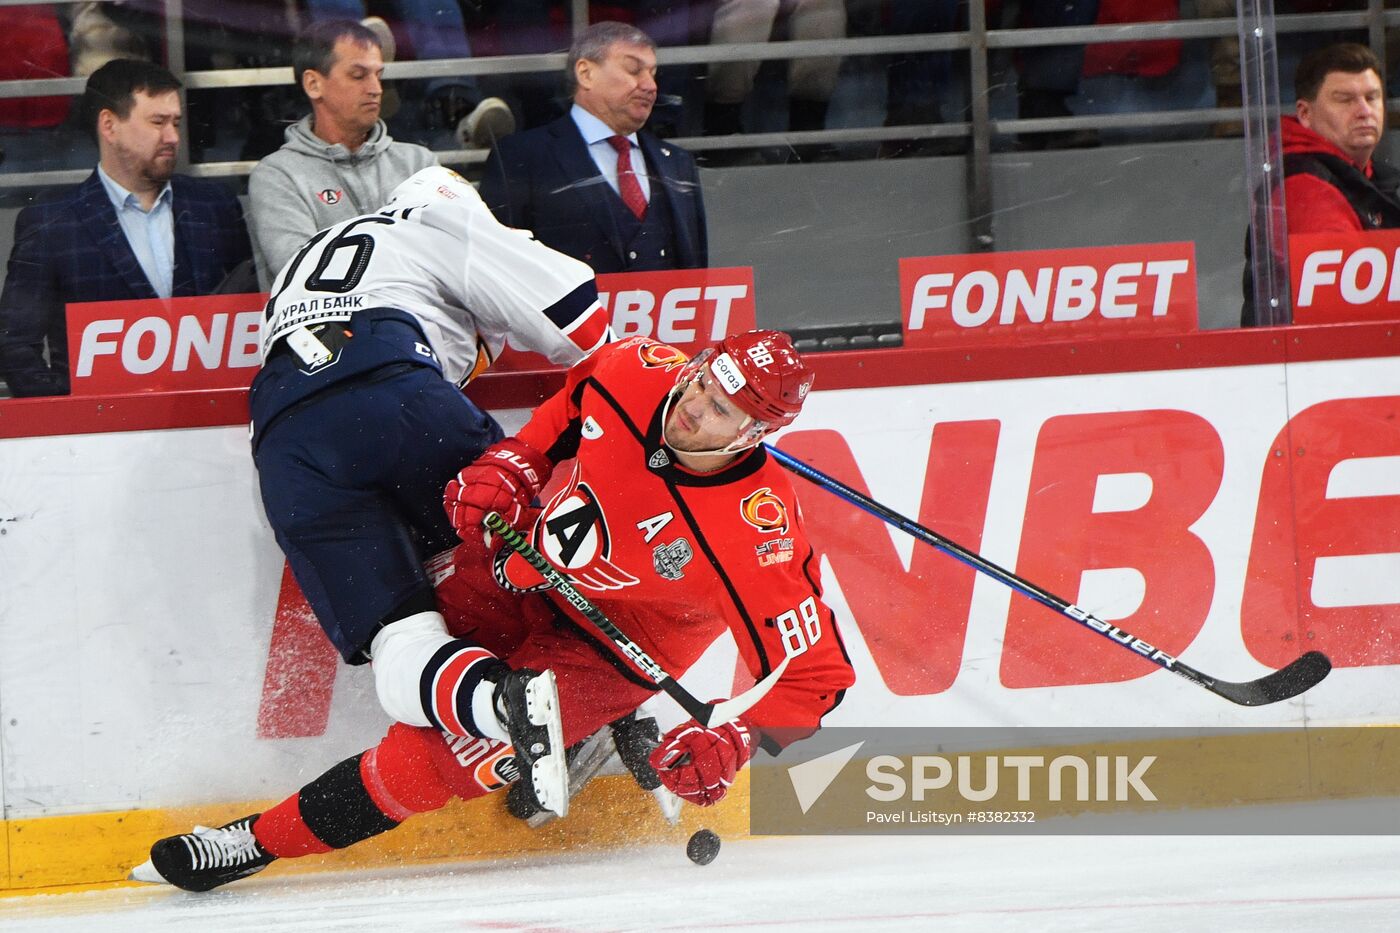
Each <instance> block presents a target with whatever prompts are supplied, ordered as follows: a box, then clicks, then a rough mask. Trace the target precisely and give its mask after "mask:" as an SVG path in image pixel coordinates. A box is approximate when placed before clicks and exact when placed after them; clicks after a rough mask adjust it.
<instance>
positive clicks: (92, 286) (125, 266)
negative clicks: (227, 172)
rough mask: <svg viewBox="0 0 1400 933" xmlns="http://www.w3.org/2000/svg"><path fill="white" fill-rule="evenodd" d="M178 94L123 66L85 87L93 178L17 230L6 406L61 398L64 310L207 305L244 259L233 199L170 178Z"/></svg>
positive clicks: (0, 365)
mask: <svg viewBox="0 0 1400 933" xmlns="http://www.w3.org/2000/svg"><path fill="white" fill-rule="evenodd" d="M179 90H180V82H179V81H177V80H176V79H175V76H174V75H172V74H171V73H170V72H168V71H166V70H165V69H164V68H162V67H160V66H159V65H154V64H151V63H150V62H142V61H133V60H130V59H116V60H114V61H111V62H108V63H107V64H106V65H103V66H102V67H101V68H99V69H98V70H97V71H94V72H93V73H92V76H91V77H89V78H88V82H87V87H86V89H85V90H84V91H83V98H82V104H81V107H82V115H83V119H84V121H85V124H86V126H87V127H88V129H89V131H91V132H92V133H93V135H94V136H95V137H96V139H97V147H98V152H99V154H100V161H99V163H98V166H97V169H96V170H95V171H94V172H93V173H92V174H91V175H89V176H88V178H87V180H86V181H84V182H83V183H82V184H81V185H79V186H78V187H77V188H75V189H74V190H72V191H70V192H68V193H66V194H65V195H63V196H62V197H60V198H57V199H56V200H52V201H48V202H44V203H39V204H33V205H31V206H29V207H26V208H25V209H24V210H22V211H20V214H19V219H18V220H16V221H15V245H14V249H13V250H12V251H11V252H10V264H9V269H8V272H7V273H6V276H5V288H4V291H3V292H0V376H3V377H4V378H5V381H6V382H7V383H8V384H9V386H10V391H11V393H13V394H14V395H15V396H32V395H66V394H67V393H68V334H67V327H66V323H67V322H66V320H65V314H64V306H65V305H66V304H68V303H70V302H80V301H115V300H120V299H131V298H171V297H181V296H186V295H207V294H210V293H212V292H214V291H216V290H218V289H219V287H220V285H221V284H222V283H223V282H224V280H225V279H226V278H227V277H228V275H229V273H230V272H232V271H233V270H234V269H235V268H238V267H239V266H240V265H241V264H243V263H245V262H247V261H249V260H250V259H251V257H252V249H251V247H250V245H249V242H248V231H247V228H246V227H245V226H244V223H243V210H242V208H241V207H239V204H238V199H237V198H236V197H234V196H233V194H232V193H231V192H229V191H228V190H227V189H225V188H224V187H223V186H222V185H220V184H217V183H214V182H206V181H199V180H196V179H193V178H188V177H185V176H182V175H176V174H175V157H176V152H177V150H178V147H179V144H180V95H179ZM249 281H251V280H249ZM249 290H251V289H249ZM46 341H47V344H48V358H47V360H46V359H45V355H44V349H45V342H46Z"/></svg>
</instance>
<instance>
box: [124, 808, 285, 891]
mask: <svg viewBox="0 0 1400 933" xmlns="http://www.w3.org/2000/svg"><path fill="white" fill-rule="evenodd" d="M261 815H262V814H260V813H254V814H253V815H252V816H245V817H243V818H242V819H238V820H234V821H233V822H232V823H229V824H227V825H226V826H222V827H220V828H219V829H210V828H209V827H208V826H196V827H195V828H194V831H193V832H189V833H185V834H184V835H181V836H167V837H166V838H164V839H161V840H160V841H159V842H157V843H156V844H155V845H153V846H151V858H150V861H147V862H142V863H141V864H140V865H137V866H136V867H135V868H133V869H132V870H131V880H132V881H147V882H151V883H153V884H173V885H174V886H175V887H177V888H183V889H184V890H186V891H209V890H211V889H213V888H217V887H218V886H219V885H221V884H228V883H229V882H230V881H237V880H238V879H239V878H246V877H248V876H249V875H256V874H257V873H258V872H260V871H262V870H263V869H264V868H266V867H267V866H268V865H270V864H271V863H272V862H273V860H274V859H276V858H277V856H275V855H273V854H272V853H270V852H268V851H266V850H264V849H263V847H262V846H260V845H258V840H257V839H256V838H255V837H254V836H253V823H254V822H256V821H257V818H258V817H259V816H261Z"/></svg>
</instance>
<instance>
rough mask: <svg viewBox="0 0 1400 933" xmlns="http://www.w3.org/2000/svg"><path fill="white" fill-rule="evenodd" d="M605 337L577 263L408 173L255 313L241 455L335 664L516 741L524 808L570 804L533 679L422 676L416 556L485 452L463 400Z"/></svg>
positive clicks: (454, 180)
mask: <svg viewBox="0 0 1400 933" xmlns="http://www.w3.org/2000/svg"><path fill="white" fill-rule="evenodd" d="M608 337H609V332H608V325H607V319H606V316H605V314H604V311H603V309H602V308H601V306H600V305H599V303H598V297H597V289H596V286H595V284H594V281H593V272H592V270H591V269H589V267H588V266H586V265H584V264H583V263H581V262H579V261H577V260H575V259H572V258H570V257H568V256H565V255H563V254H562V253H558V252H555V251H554V250H551V249H549V248H548V247H545V246H543V245H542V244H540V243H538V242H536V241H535V240H534V239H533V238H532V237H531V236H530V234H529V233H527V232H525V231H520V230H513V229H510V228H508V227H505V226H502V225H501V224H500V223H499V222H497V221H496V219H495V218H494V217H493V216H492V214H491V212H490V211H489V210H488V209H487V208H486V206H485V205H484V204H483V203H482V201H481V199H480V197H479V196H478V195H477V193H476V191H475V190H474V189H473V188H472V186H471V185H470V184H468V183H467V182H466V181H465V180H464V179H462V178H461V177H460V176H459V175H457V174H456V173H455V172H452V171H451V170H449V169H445V168H441V167H436V166H435V167H432V168H427V169H424V170H422V171H420V172H418V173H417V174H415V175H414V176H412V177H411V178H409V179H408V180H407V181H405V182H404V183H403V184H401V185H400V186H399V187H398V188H396V189H395V190H394V192H393V194H392V195H391V197H390V199H389V203H388V204H387V205H385V207H384V209H383V210H382V211H381V212H379V213H376V214H368V215H365V216H361V217H356V218H354V219H352V220H348V221H345V222H343V223H340V224H337V225H335V226H333V227H328V228H327V229H325V230H322V231H321V232H319V233H318V234H316V236H314V237H312V238H311V240H309V241H308V242H307V243H306V245H305V246H304V247H302V249H301V250H300V251H299V252H298V253H297V255H296V256H295V257H294V258H293V259H292V260H291V262H289V263H288V264H287V265H286V267H285V268H283V269H282V271H281V272H280V273H279V274H278V276H277V278H276V280H275V281H274V282H273V285H272V290H271V297H270V298H269V300H268V303H267V309H266V319H265V322H264V333H263V352H264V363H263V368H262V370H261V371H260V372H259V374H258V376H257V377H256V378H255V379H254V381H253V387H252V393H251V396H250V408H251V410H252V421H253V457H254V460H255V462H256V464H257V468H258V480H259V484H260V488H261V491H262V498H263V504H264V506H265V508H266V510H267V516H268V521H269V522H270V524H271V525H272V528H273V531H274V533H275V535H276V538H277V542H278V544H279V545H281V547H282V550H283V551H284V552H285V553H286V555H287V561H288V563H289V564H290V566H291V569H292V573H293V575H294V576H295V577H296V580H297V583H298V584H300V586H301V589H302V592H303V593H305V595H306V597H307V600H308V601H309V602H310V604H311V607H312V608H313V609H314V610H315V612H316V618H317V620H318V621H319V622H320V624H321V627H322V628H323V629H324V630H325V632H326V635H327V637H328V638H330V640H331V642H332V643H333V644H334V645H335V647H336V648H337V649H338V650H339V651H340V654H341V656H342V657H343V658H344V659H345V660H346V661H347V662H348V663H350V664H363V663H365V662H366V661H370V660H371V659H372V660H373V665H374V676H375V686H376V690H377V693H378V696H379V699H380V702H381V704H382V705H383V707H384V709H385V711H386V712H388V713H389V715H390V716H392V717H394V718H395V719H397V720H399V721H401V722H405V723H408V724H410V725H419V726H427V725H432V726H435V727H439V728H440V727H441V726H442V725H443V724H442V723H441V722H438V721H436V719H435V718H434V714H433V711H432V708H431V706H430V705H425V704H424V703H423V702H422V701H421V699H420V692H421V690H423V689H425V688H424V686H423V685H424V684H432V683H434V682H439V681H440V682H441V684H440V686H441V689H443V690H448V691H450V692H451V693H452V695H451V696H449V697H447V698H446V699H447V702H448V704H449V705H452V704H460V705H461V706H463V707H465V708H470V709H473V710H475V711H476V715H474V716H464V717H461V721H463V722H474V723H485V725H484V726H482V728H484V729H485V730H486V731H487V732H488V733H491V734H489V735H487V736H485V737H487V738H495V739H499V740H503V741H510V742H512V744H514V746H515V748H516V750H517V755H518V764H519V766H520V768H521V771H522V773H523V774H524V775H525V776H526V777H527V780H525V781H523V782H522V783H523V784H525V785H526V786H527V787H528V788H529V789H530V791H531V793H532V795H533V796H534V797H535V798H536V799H535V803H537V804H538V805H539V806H541V807H543V808H545V809H548V810H556V809H560V808H562V807H566V806H567V792H566V791H565V789H564V787H565V782H566V776H565V764H564V751H563V749H562V747H560V743H561V740H560V735H559V729H558V716H557V705H558V703H557V697H556V695H555V688H554V682H553V677H552V675H551V674H550V673H549V672H548V671H545V672H535V671H514V672H507V671H505V670H504V667H503V666H502V669H501V670H499V671H487V672H485V674H484V676H481V675H480V674H478V673H477V672H476V670H475V669H474V671H473V674H474V676H472V677H466V678H462V679H460V680H458V681H456V682H450V678H449V681H443V680H442V678H443V677H444V676H446V675H449V674H450V673H451V672H444V671H440V670H438V668H439V667H440V666H441V665H442V664H443V662H444V660H445V659H448V658H451V657H452V656H453V655H454V653H455V652H456V651H457V650H458V648H459V647H460V646H457V645H456V642H455V640H454V639H452V638H450V637H449V636H448V635H447V629H446V626H445V624H444V622H443V618H442V616H441V615H440V614H439V613H438V611H437V608H436V605H435V603H434V600H433V589H432V586H431V584H430V582H429V580H428V578H427V576H426V574H425V572H424V570H423V562H424V560H425V559H426V558H427V557H429V556H431V555H432V554H435V553H437V552H439V551H442V550H445V549H447V548H449V547H452V546H453V545H454V544H456V543H457V540H458V539H457V536H456V533H455V532H454V531H453V529H452V526H451V525H450V524H449V523H448V521H447V518H446V516H445V515H444V514H443V510H442V491H443V487H444V486H445V485H446V483H447V482H448V480H450V479H452V478H453V477H454V476H455V475H456V473H457V471H458V470H460V469H461V468H462V466H463V465H464V464H468V463H471V462H472V461H473V460H475V459H476V458H477V457H478V456H479V455H480V454H481V452H482V451H483V450H485V449H486V448H487V447H488V446H489V445H491V444H493V443H495V442H497V441H499V440H500V439H501V438H502V432H501V429H500V427H499V425H497V424H496V422H495V420H494V419H493V418H492V417H491V416H490V415H489V414H487V413H486V412H484V411H482V410H481V409H479V408H477V407H476V406H475V405H474V404H473V403H472V402H471V401H470V400H468V399H467V398H466V397H465V396H464V395H463V394H462V392H461V391H460V387H461V386H464V385H466V383H467V382H469V381H470V380H471V379H472V378H473V377H474V376H476V375H477V374H479V373H480V372H481V371H482V370H484V369H485V368H486V367H487V366H489V365H490V363H491V361H492V360H493V359H495V358H496V356H497V355H498V354H499V353H500V352H501V348H502V346H503V345H504V344H505V342H506V341H507V340H508V341H509V342H510V343H511V344H512V345H513V346H515V347H517V348H519V349H522V350H527V351H534V352H537V353H542V354H543V355H545V356H546V357H548V358H549V359H550V360H552V361H553V362H555V363H560V364H564V365H571V364H573V363H575V362H577V361H578V360H580V359H582V358H583V357H584V356H585V355H586V354H588V353H589V352H591V351H592V350H594V349H596V348H597V347H599V346H600V345H602V344H603V343H604V342H605V341H606V340H607V339H608Z"/></svg>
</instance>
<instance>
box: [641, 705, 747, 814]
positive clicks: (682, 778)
mask: <svg viewBox="0 0 1400 933" xmlns="http://www.w3.org/2000/svg"><path fill="white" fill-rule="evenodd" d="M751 741H752V735H751V733H750V732H749V728H748V726H746V725H744V723H743V722H742V721H738V722H727V723H725V724H724V725H721V726H715V727H713V728H706V727H704V726H702V725H700V723H698V722H696V721H695V720H693V719H692V720H691V721H690V722H683V723H681V724H680V725H679V726H676V727H675V728H674V729H672V730H671V731H670V732H668V733H666V735H665V736H663V737H662V739H661V744H660V745H659V746H657V747H656V748H655V749H653V750H652V753H651V756H650V757H649V758H648V759H647V760H648V761H649V762H650V763H651V766H652V767H653V768H655V769H656V774H657V777H659V778H661V783H662V784H665V785H666V788H667V789H668V790H670V791H671V793H673V794H675V795H676V796H677V797H680V798H682V799H683V800H689V801H690V802H691V803H693V804H695V805H697V806H701V807H708V806H710V805H711V804H715V803H719V802H720V800H722V799H723V798H724V795H725V794H726V793H727V792H728V791H729V785H730V784H733V783H734V775H735V774H737V773H738V771H739V769H740V768H742V767H743V766H744V765H745V764H747V763H748V760H749V755H750V754H751V752H752V749H751V748H750V745H749V743H750V742H751Z"/></svg>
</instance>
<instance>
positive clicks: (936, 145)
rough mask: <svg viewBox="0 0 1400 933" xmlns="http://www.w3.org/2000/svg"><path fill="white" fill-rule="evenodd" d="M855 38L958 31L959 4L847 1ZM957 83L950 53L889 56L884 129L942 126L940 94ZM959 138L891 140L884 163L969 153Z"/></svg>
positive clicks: (947, 0)
mask: <svg viewBox="0 0 1400 933" xmlns="http://www.w3.org/2000/svg"><path fill="white" fill-rule="evenodd" d="M847 14H848V16H849V17H850V20H851V31H852V33H854V34H866V35H878V36H883V35H891V36H905V35H917V34H921V33H938V32H951V31H953V30H954V29H956V28H958V0H926V2H923V3H907V2H901V0H847ZM952 79H953V56H952V53H950V52H901V53H898V54H895V55H890V56H887V57H886V58H885V126H910V125H923V124H929V123H942V122H943V119H944V118H943V111H942V108H941V107H940V105H939V96H940V94H941V93H942V91H943V89H944V88H946V87H948V85H949V84H950V82H951V81H952ZM966 149H967V141H966V140H965V139H957V138H941V139H891V140H887V141H885V142H883V143H881V144H880V150H879V156H880V158H882V159H889V158H899V157H902V156H931V155H950V154H953V153H957V152H964V151H966Z"/></svg>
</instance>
